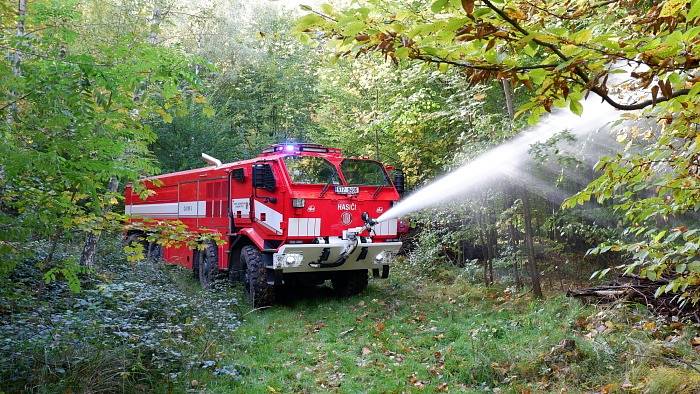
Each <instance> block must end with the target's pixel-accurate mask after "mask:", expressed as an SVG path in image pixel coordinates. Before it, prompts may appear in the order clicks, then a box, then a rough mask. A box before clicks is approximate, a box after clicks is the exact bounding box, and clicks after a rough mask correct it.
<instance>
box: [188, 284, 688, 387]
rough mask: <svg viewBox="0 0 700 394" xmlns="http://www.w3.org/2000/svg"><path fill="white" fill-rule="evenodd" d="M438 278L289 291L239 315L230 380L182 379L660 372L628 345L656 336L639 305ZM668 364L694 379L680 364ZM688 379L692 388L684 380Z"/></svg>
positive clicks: (629, 375) (508, 383)
mask: <svg viewBox="0 0 700 394" xmlns="http://www.w3.org/2000/svg"><path fill="white" fill-rule="evenodd" d="M444 276H446V277H447V278H451V279H448V280H447V281H441V282H432V283H431V282H429V281H421V282H416V281H414V280H411V277H410V276H407V275H398V276H394V277H393V278H392V279H390V280H388V281H382V280H377V281H372V282H371V284H370V287H369V289H368V290H367V291H366V292H365V293H364V294H362V295H360V296H356V297H352V298H348V299H337V298H334V297H333V296H332V295H331V293H330V289H328V288H320V289H315V290H312V291H305V292H301V293H298V292H297V293H294V292H290V293H288V294H285V296H284V299H285V302H284V303H283V304H282V305H278V306H275V307H274V308H271V309H268V310H263V311H254V312H250V313H249V314H248V315H246V316H245V317H244V321H243V323H242V325H241V327H240V328H239V329H238V330H237V331H236V332H233V333H231V338H230V340H228V341H227V343H225V344H222V346H221V355H220V362H221V363H222V364H231V365H235V366H236V368H238V369H239V370H240V371H241V376H240V377H239V378H238V379H212V378H211V376H210V375H207V374H206V373H203V372H202V371H199V372H198V373H195V374H192V375H190V376H189V378H190V379H192V380H194V381H195V382H194V383H195V385H194V387H199V388H205V389H206V391H207V392H222V393H223V392H232V391H234V392H258V393H275V392H319V391H336V392H350V393H354V392H382V393H384V392H389V393H394V392H414V391H425V392H439V391H453V392H454V391H459V392H484V391H489V390H494V389H495V390H497V391H498V390H504V391H506V392H541V391H559V390H560V389H563V388H566V389H568V391H569V392H600V391H601V390H602V391H603V392H605V390H608V391H607V392H613V391H615V390H627V389H630V388H635V387H636V389H637V390H641V389H642V388H644V387H647V386H649V387H654V386H653V385H654V384H655V383H654V382H657V381H663V379H665V378H664V376H665V375H663V373H662V374H661V375H659V376H655V375H653V374H652V375H651V377H648V376H647V375H649V373H650V371H651V370H652V368H655V367H656V366H657V365H666V364H668V362H669V360H667V359H665V358H663V357H662V356H658V357H656V358H653V356H649V351H647V350H644V349H643V350H639V349H637V350H638V351H641V352H642V353H644V354H643V355H636V356H630V355H629V354H628V352H627V350H629V349H632V348H634V344H635V343H636V344H640V343H641V344H642V345H643V346H647V347H648V348H651V347H652V345H653V344H655V343H656V342H657V339H655V336H654V335H655V334H654V332H653V331H651V330H649V329H644V328H643V327H644V326H643V323H642V322H647V323H648V319H649V318H650V317H649V316H647V315H646V312H644V311H634V310H630V311H627V310H625V312H624V313H622V312H621V311H620V310H604V309H603V310H601V309H596V308H594V307H590V306H589V307H586V306H583V305H582V304H580V303H579V302H578V301H576V300H572V299H568V298H566V297H564V296H561V295H558V296H552V297H549V298H548V299H547V300H546V301H533V300H532V299H531V298H530V297H529V296H528V295H527V294H522V293H514V292H511V291H510V290H512V289H508V290H506V289H504V288H502V287H492V288H484V287H482V286H479V285H473V284H470V283H468V282H466V281H463V280H460V279H459V278H458V277H457V276H456V272H453V274H452V275H444ZM635 324H636V325H638V326H639V327H638V329H637V328H634V327H635ZM600 325H602V326H603V327H605V328H604V329H603V330H600ZM646 327H647V328H649V325H648V324H647V326H646ZM592 332H594V333H595V335H594V336H593V335H591V333H592ZM674 332H676V331H674ZM690 332H692V330H690ZM676 334H677V335H678V336H679V337H681V338H682V340H680V341H679V343H676V345H675V347H674V346H673V345H672V346H671V347H674V352H681V353H682V356H683V357H693V356H694V354H693V353H692V350H690V349H689V348H690V346H689V345H688V343H689V339H688V335H690V336H692V335H691V333H689V332H680V331H679V332H676ZM661 342H665V341H664V340H662V341H661ZM657 345H658V344H657ZM663 345H664V346H666V345H668V344H666V343H663ZM654 346H655V345H654ZM659 346H661V345H659ZM679 349H682V350H679ZM681 353H679V354H681ZM650 357H652V358H651V359H650ZM630 361H631V362H630ZM664 368H667V370H666V371H667V372H668V371H671V372H672V373H676V374H677V373H683V374H685V375H686V376H691V377H693V379H695V378H697V377H700V375H697V374H695V373H694V372H693V373H690V372H688V370H686V369H681V368H680V366H679V365H674V366H666V367H664ZM654 371H657V372H658V370H654ZM662 372H663V370H662ZM662 375H663V376H662ZM666 375H668V374H666ZM688 382H689V383H688ZM190 383H191V382H190ZM686 383H687V384H688V385H689V387H691V391H692V389H698V388H700V385H698V384H697V382H696V381H694V380H692V379H690V378H689V380H686ZM185 384H186V382H185ZM623 386H624V388H623ZM650 392H654V391H650Z"/></svg>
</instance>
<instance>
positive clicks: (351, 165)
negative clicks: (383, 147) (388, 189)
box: [340, 159, 389, 186]
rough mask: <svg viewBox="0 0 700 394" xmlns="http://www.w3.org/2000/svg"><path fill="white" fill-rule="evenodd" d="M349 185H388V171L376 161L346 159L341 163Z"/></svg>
mask: <svg viewBox="0 0 700 394" xmlns="http://www.w3.org/2000/svg"><path fill="white" fill-rule="evenodd" d="M340 168H341V170H342V171H343V175H344V176H345V180H346V181H347V182H348V185H370V186H383V185H388V184H389V180H388V179H387V176H386V172H384V169H383V168H382V165H381V164H379V163H377V162H376V161H371V160H358V159H345V160H343V162H342V164H341V165H340Z"/></svg>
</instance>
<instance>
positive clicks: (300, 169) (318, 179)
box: [284, 156, 340, 185]
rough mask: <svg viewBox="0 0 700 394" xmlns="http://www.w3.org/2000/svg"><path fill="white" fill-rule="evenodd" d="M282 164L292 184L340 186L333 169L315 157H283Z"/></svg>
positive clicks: (330, 165) (323, 160) (321, 159)
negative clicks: (285, 167)
mask: <svg viewBox="0 0 700 394" xmlns="http://www.w3.org/2000/svg"><path fill="white" fill-rule="evenodd" d="M284 164H285V166H287V172H288V173H289V177H290V178H291V180H292V182H293V183H306V184H322V185H325V184H333V185H339V184H340V177H339V176H338V172H337V171H336V170H335V167H334V166H333V165H332V164H331V163H329V162H328V161H327V160H326V159H323V158H321V157H316V156H285V158H284Z"/></svg>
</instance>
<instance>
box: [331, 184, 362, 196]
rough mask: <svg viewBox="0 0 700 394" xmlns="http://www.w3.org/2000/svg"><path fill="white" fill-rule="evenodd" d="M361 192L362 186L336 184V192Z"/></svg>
mask: <svg viewBox="0 0 700 394" xmlns="http://www.w3.org/2000/svg"><path fill="white" fill-rule="evenodd" d="M359 192H360V188H359V187H357V186H336V187H335V193H336V194H358V193H359Z"/></svg>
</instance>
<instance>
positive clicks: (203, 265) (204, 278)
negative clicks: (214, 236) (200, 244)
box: [195, 244, 219, 289]
mask: <svg viewBox="0 0 700 394" xmlns="http://www.w3.org/2000/svg"><path fill="white" fill-rule="evenodd" d="M217 249H218V248H217V247H216V246H214V245H212V244H206V246H205V248H204V250H198V251H197V253H196V256H197V258H196V259H195V261H196V264H197V272H198V277H199V283H200V284H201V285H202V288H205V289H208V288H209V287H210V286H211V284H212V282H214V279H216V275H217V274H218V273H219V256H218V253H217Z"/></svg>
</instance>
